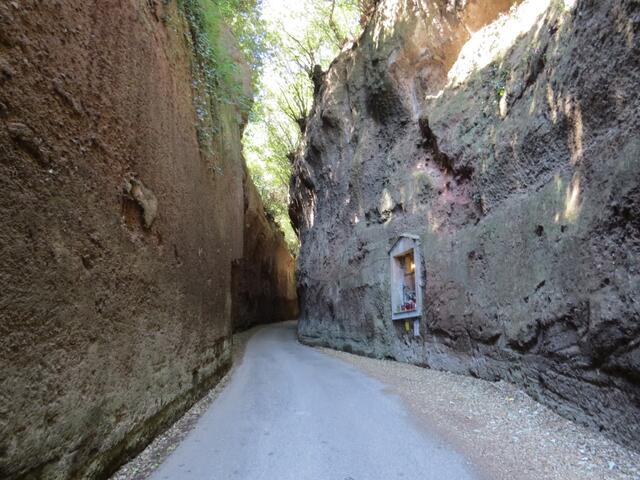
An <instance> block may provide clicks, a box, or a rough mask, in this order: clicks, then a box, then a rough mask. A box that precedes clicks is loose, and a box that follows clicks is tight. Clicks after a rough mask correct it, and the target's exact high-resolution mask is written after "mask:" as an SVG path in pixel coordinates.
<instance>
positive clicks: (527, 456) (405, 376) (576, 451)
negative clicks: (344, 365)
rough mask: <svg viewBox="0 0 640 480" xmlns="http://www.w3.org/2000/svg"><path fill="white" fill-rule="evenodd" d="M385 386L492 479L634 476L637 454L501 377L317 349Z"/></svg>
mask: <svg viewBox="0 0 640 480" xmlns="http://www.w3.org/2000/svg"><path fill="white" fill-rule="evenodd" d="M319 350H321V351H322V352H324V353H326V354H328V355H330V356H333V357H336V358H338V359H340V360H343V361H345V362H348V363H350V364H352V365H354V366H355V367H357V368H358V369H360V370H361V371H363V372H364V373H366V374H367V375H370V376H372V377H374V378H376V379H378V380H380V381H381V382H382V383H384V384H386V385H388V386H389V388H390V391H391V392H392V393H394V394H397V395H398V396H400V397H401V398H402V399H403V401H404V402H405V403H406V405H407V406H408V407H409V409H410V411H411V413H412V414H413V415H414V416H415V418H416V420H417V421H419V422H420V423H422V424H423V426H424V427H426V428H427V429H428V430H430V431H432V432H435V433H436V434H438V435H440V436H442V437H443V438H445V439H446V440H448V441H449V442H450V443H451V444H452V445H453V446H454V447H457V448H458V450H459V451H460V452H461V453H462V454H464V455H466V456H467V457H468V458H470V459H471V460H472V462H473V463H474V464H475V465H476V466H477V467H478V468H479V469H480V470H481V471H483V472H484V473H485V475H486V476H487V478H489V479H492V480H515V479H518V480H596V479H597V480H640V454H639V453H637V452H633V451H631V450H628V449H626V448H624V447H622V446H620V445H618V444H616V443H615V442H613V441H611V440H609V439H607V438H606V437H604V436H603V435H601V434H599V433H597V432H593V431H590V430H588V429H586V428H584V427H582V426H579V425H576V424H574V423H573V422H570V421H569V420H566V419H564V418H562V417H560V416H559V415H557V414H556V413H554V412H553V411H551V410H550V409H548V408H547V407H545V406H543V405H541V404H539V403H537V402H536V401H534V400H533V399H532V398H531V397H529V396H528V395H527V394H526V393H524V392H522V391H521V390H519V389H517V388H516V387H515V386H513V385H511V384H509V383H506V382H496V383H492V382H487V381H484V380H478V379H475V378H471V377H466V376H461V375H454V374H451V373H446V372H439V371H436V370H430V369H426V368H421V367H417V366H414V365H408V364H404V363H398V362H393V361H388V360H376V359H372V358H366V357H359V356H357V355H352V354H349V353H345V352H339V351H335V350H330V349H327V348H319Z"/></svg>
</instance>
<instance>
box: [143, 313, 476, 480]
mask: <svg viewBox="0 0 640 480" xmlns="http://www.w3.org/2000/svg"><path fill="white" fill-rule="evenodd" d="M152 478H153V479H155V480H166V479H171V480H191V479H193V480H234V479H248V480H259V479H260V480H289V479H290V480H377V479H380V480H387V479H403V480H413V479H420V480H458V479H472V478H476V477H475V476H474V474H473V473H472V472H471V469H470V468H469V466H468V463H467V461H466V460H465V459H464V458H463V457H461V456H460V455H458V454H457V453H455V452H453V451H452V450H451V449H449V448H448V447H447V446H446V445H444V444H443V443H442V442H440V441H439V440H438V439H436V438H434V437H432V436H430V435H429V434H428V433H427V432H425V431H422V430H421V428H420V427H419V426H418V425H417V423H414V422H413V420H412V418H411V417H410V414H409V412H408V411H407V410H406V409H405V408H404V407H403V405H402V403H401V402H400V400H398V399H397V398H396V397H395V396H393V395H391V394H389V393H387V392H385V387H384V385H383V384H382V383H379V382H378V381H376V380H373V379H371V378H369V377H367V376H366V375H365V374H363V373H360V372H359V371H357V370H355V369H354V368H353V367H351V366H349V365H347V364H346V363H343V362H341V361H339V360H336V359H334V358H331V357H329V356H327V355H325V354H323V353H321V352H319V351H317V350H315V349H313V348H309V347H305V346H303V345H300V344H298V342H297V341H296V336H295V324H294V323H291V322H288V323H285V324H279V325H274V326H269V327H266V328H264V329H261V330H259V331H258V332H257V333H256V334H255V335H254V336H253V337H252V338H251V340H250V341H249V343H248V345H247V349H246V352H245V356H244V360H243V362H242V364H241V365H240V366H239V367H238V368H237V370H236V371H235V373H234V375H233V377H232V379H231V381H230V383H229V385H228V386H227V388H226V389H225V390H224V391H223V392H222V393H221V394H220V397H219V398H218V399H217V400H216V401H215V402H214V403H213V404H212V405H211V407H210V408H209V410H208V411H207V412H206V413H205V414H204V415H203V416H202V417H201V419H200V420H199V422H198V424H197V426H196V427H195V428H194V430H193V431H192V432H191V433H190V434H189V436H188V437H187V438H186V439H185V440H184V441H183V442H182V443H181V444H180V445H179V446H178V448H177V449H176V450H175V451H174V452H173V453H172V454H171V455H170V456H169V458H168V459H167V460H166V461H165V462H164V463H163V464H162V465H161V466H160V467H159V468H158V470H156V472H155V474H154V475H153V476H152Z"/></svg>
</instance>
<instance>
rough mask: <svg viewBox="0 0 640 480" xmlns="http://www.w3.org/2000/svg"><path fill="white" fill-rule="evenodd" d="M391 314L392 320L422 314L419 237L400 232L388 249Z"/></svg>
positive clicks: (415, 316) (417, 316)
mask: <svg viewBox="0 0 640 480" xmlns="http://www.w3.org/2000/svg"><path fill="white" fill-rule="evenodd" d="M389 257H390V267H391V268H390V270H391V272H390V273H391V278H390V280H391V282H390V288H391V292H390V293H391V314H392V318H393V320H403V319H408V318H413V319H415V318H419V317H420V316H421V315H422V290H421V289H422V287H423V284H422V278H421V270H420V268H419V267H418V266H419V265H420V262H421V260H420V243H419V237H418V236H415V235H410V234H402V235H401V236H400V237H399V238H398V239H397V240H396V242H395V243H394V245H393V247H392V248H391V250H390V251H389Z"/></svg>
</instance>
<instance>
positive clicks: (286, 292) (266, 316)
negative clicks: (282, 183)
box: [232, 174, 298, 331]
mask: <svg viewBox="0 0 640 480" xmlns="http://www.w3.org/2000/svg"><path fill="white" fill-rule="evenodd" d="M232 278H233V289H232V291H233V308H232V318H233V328H234V330H236V331H240V330H246V329H247V328H250V327H253V326H255V325H258V324H265V323H273V322H279V321H284V320H293V319H295V318H297V316H298V297H297V293H296V279H295V260H294V258H293V256H292V255H291V252H290V251H289V248H288V247H287V243H286V242H285V239H284V235H283V233H282V231H281V230H280V228H279V227H278V226H277V225H276V224H275V222H274V221H273V218H272V217H270V216H269V215H268V214H267V213H266V212H265V210H264V207H263V205H262V200H261V199H260V195H259V194H258V190H257V189H256V187H255V185H254V184H253V182H252V181H251V178H250V177H249V175H248V174H245V189H244V242H243V251H242V257H241V258H239V259H238V260H235V261H234V263H233V268H232Z"/></svg>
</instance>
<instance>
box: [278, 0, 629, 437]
mask: <svg viewBox="0 0 640 480" xmlns="http://www.w3.org/2000/svg"><path fill="white" fill-rule="evenodd" d="M512 4H513V5H512ZM505 13H509V15H502V14H505ZM639 35H640V4H639V3H638V2H637V1H634V0H577V1H569V0H565V1H557V0H553V1H545V0H528V1H524V2H513V1H488V0H487V1H481V0H477V1H469V2H457V1H456V2H453V1H449V2H446V1H444V0H441V1H429V2H427V1H420V0H398V1H395V0H383V1H382V2H381V3H380V5H379V7H378V10H377V13H376V14H375V17H374V18H373V19H372V21H371V22H370V24H369V25H368V27H367V28H366V31H365V33H364V35H363V36H362V38H361V39H360V40H359V41H358V42H357V44H356V45H355V46H353V47H352V48H350V49H349V50H347V51H345V52H343V53H342V54H341V55H340V56H339V58H338V59H337V60H336V61H335V62H334V63H333V65H332V66H331V68H330V69H329V71H328V72H327V73H326V74H325V77H324V82H323V84H322V87H321V89H320V91H319V93H318V95H317V98H316V104H315V107H314V111H313V114H312V117H311V118H310V119H309V122H308V130H307V134H306V138H305V143H304V148H303V149H302V151H301V153H300V155H299V156H298V158H297V160H296V164H295V178H294V179H293V181H292V189H291V191H292V196H293V201H292V204H291V213H292V217H293V219H294V221H295V223H296V224H297V226H298V228H299V230H300V232H301V238H302V249H301V255H300V263H299V272H298V279H299V280H298V281H299V292H300V294H301V308H302V314H301V318H302V320H301V322H300V325H299V336H300V338H301V339H302V340H303V341H305V342H308V343H311V344H322V345H329V346H332V347H336V348H340V349H344V350H350V351H355V352H358V353H362V354H365V355H372V356H377V357H391V358H395V359H398V360H402V361H408V362H413V363H416V364H420V365H425V366H430V367H433V368H439V369H446V370H450V371H454V372H460V373H465V374H470V375H474V376H479V377H482V378H486V379H497V378H502V379H507V380H509V381H512V382H514V383H517V384H518V385H521V386H522V387H524V388H525V389H526V390H527V391H528V392H529V393H530V394H531V395H532V396H534V397H535V398H537V399H539V400H541V401H542V402H544V403H547V404H549V405H551V406H552V407H553V408H555V409H556V410H558V411H559V412H561V413H562V414H563V415H565V416H567V417H569V418H572V419H575V420H577V421H580V422H583V423H586V424H589V425H591V426H593V427H595V428H599V429H601V430H604V431H605V432H607V433H609V434H610V435H612V436H613V437H614V438H616V439H618V440H619V441H621V442H625V443H628V444H630V445H633V446H635V447H636V448H638V447H639V446H640V315H639V309H640V305H639V303H638V298H639V294H640V272H639V270H638V269H639V260H640V224H639V223H638V220H637V212H638V209H639V208H640V205H639V203H640V160H639V157H640V139H639V138H638V128H639V126H640V114H639V112H640V99H639V97H638V95H637V89H638V85H640V70H639V68H640V64H639V63H640V48H639V37H638V36H639ZM404 232H408V233H412V234H417V235H419V236H420V239H421V245H422V249H423V252H422V253H423V257H424V264H423V265H421V266H418V268H422V269H423V271H424V273H425V275H426V286H425V288H424V292H423V294H424V298H425V312H424V314H423V317H422V318H421V333H422V334H421V336H420V337H414V336H413V335H412V334H411V333H410V332H405V330H404V328H403V325H402V322H396V323H393V322H392V321H391V307H390V293H389V282H390V280H389V278H390V272H389V268H390V267H389V265H390V264H389V258H388V250H389V248H390V247H391V246H392V244H393V243H394V242H395V241H396V239H397V238H398V235H399V234H401V233H404Z"/></svg>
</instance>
